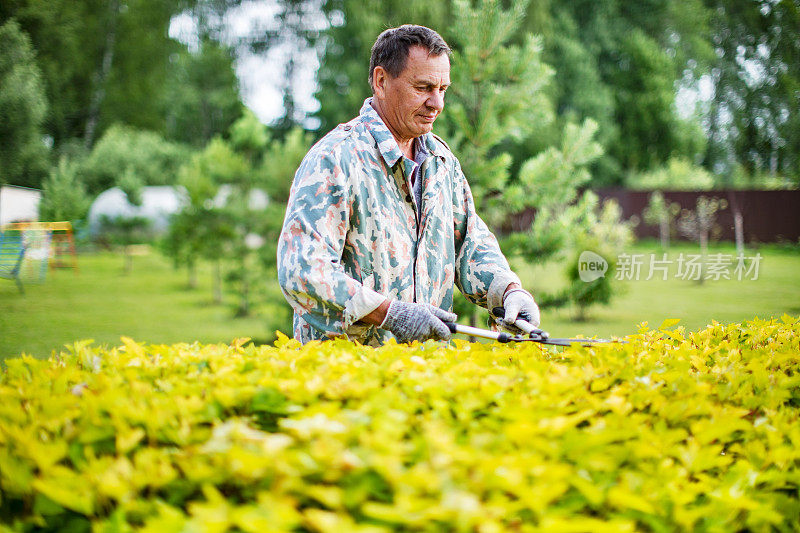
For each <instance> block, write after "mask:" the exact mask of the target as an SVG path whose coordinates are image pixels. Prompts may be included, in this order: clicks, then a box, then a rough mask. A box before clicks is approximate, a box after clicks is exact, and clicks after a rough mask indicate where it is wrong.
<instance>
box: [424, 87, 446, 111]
mask: <svg viewBox="0 0 800 533" xmlns="http://www.w3.org/2000/svg"><path fill="white" fill-rule="evenodd" d="M426 103H427V104H428V107H431V108H433V109H436V110H437V111H441V110H442V109H444V91H439V90H433V91H431V94H430V96H428V101H427V102H426Z"/></svg>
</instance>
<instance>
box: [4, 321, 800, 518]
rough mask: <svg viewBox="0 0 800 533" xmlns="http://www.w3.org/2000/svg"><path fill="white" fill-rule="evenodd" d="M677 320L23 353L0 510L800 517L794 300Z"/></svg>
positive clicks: (799, 375) (14, 376) (127, 514)
mask: <svg viewBox="0 0 800 533" xmlns="http://www.w3.org/2000/svg"><path fill="white" fill-rule="evenodd" d="M671 327H673V325H672V324H665V325H663V326H662V328H659V329H657V330H645V329H644V328H643V329H642V330H641V331H640V332H639V334H637V335H633V336H631V337H630V338H629V341H630V342H629V343H628V344H625V345H619V344H617V345H609V346H598V347H593V348H581V347H577V346H573V347H571V348H567V349H564V350H561V351H556V350H547V349H543V348H542V347H540V346H538V345H536V344H533V343H526V344H519V345H500V344H493V345H488V344H468V343H466V342H463V341H457V342H455V343H454V344H453V345H449V346H448V345H441V344H436V343H426V344H423V345H413V346H410V347H409V346H398V345H394V344H392V345H388V346H385V347H383V348H380V349H372V348H365V347H362V346H358V345H354V344H352V343H348V342H344V341H335V342H328V343H321V344H320V343H313V344H309V345H307V346H304V347H300V346H298V344H297V343H296V342H295V341H293V340H289V339H286V338H285V337H282V338H281V340H279V341H278V342H277V343H276V344H277V346H276V347H270V346H260V347H256V346H253V345H247V344H244V341H237V342H234V343H233V344H232V345H207V346H204V345H199V344H178V345H174V346H163V345H161V346H157V345H142V344H138V343H135V342H134V341H132V340H130V339H127V338H123V339H122V340H123V345H122V346H120V347H116V348H110V349H107V348H101V347H96V346H92V345H91V343H90V342H83V343H78V344H76V345H75V346H73V347H71V348H70V349H69V350H67V351H64V352H62V353H61V354H60V355H58V356H56V357H54V358H51V359H50V360H48V361H40V360H37V359H34V358H31V357H22V358H19V359H10V360H7V361H6V364H7V370H6V371H5V372H4V373H3V374H2V376H1V377H0V488H1V489H2V493H1V494H0V530H8V529H11V530H34V529H51V530H58V531H61V530H65V529H68V528H73V529H72V530H75V531H81V530H88V529H89V528H92V529H93V530H95V531H130V530H139V529H142V530H146V531H153V532H159V533H160V532H164V531H225V530H242V531H258V532H265V531H308V530H311V531H331V532H341V531H387V530H403V531H440V530H443V531H480V532H493V531H507V530H511V531H534V530H541V531H591V532H597V531H613V532H617V531H633V530H652V531H672V530H676V529H679V530H699V531H731V530H741V529H750V530H754V531H762V530H770V529H777V530H784V531H792V530H794V531H796V530H797V529H798V524H800V497H799V496H798V486H800V469H799V468H798V466H800V421H798V414H800V362H799V359H800V355H799V354H800V347H798V334H799V333H800V325H798V320H797V319H795V318H791V317H788V316H784V317H783V319H782V320H773V321H753V322H749V323H746V324H731V325H727V326H726V325H720V324H714V325H712V326H709V327H708V328H706V329H704V330H701V331H698V332H695V333H686V332H684V331H683V329H682V328H680V327H679V328H677V329H670V328H671ZM3 524H4V525H3Z"/></svg>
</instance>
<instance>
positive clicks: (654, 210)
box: [642, 191, 681, 251]
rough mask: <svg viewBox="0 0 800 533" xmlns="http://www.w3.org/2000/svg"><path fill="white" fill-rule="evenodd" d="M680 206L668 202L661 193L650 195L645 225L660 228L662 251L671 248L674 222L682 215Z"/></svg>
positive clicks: (644, 216) (656, 192) (643, 214)
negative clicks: (670, 240)
mask: <svg viewBox="0 0 800 533" xmlns="http://www.w3.org/2000/svg"><path fill="white" fill-rule="evenodd" d="M680 209H681V208H680V206H679V205H678V204H677V203H675V202H667V201H666V200H665V199H664V195H663V194H661V192H660V191H655V192H653V193H652V194H651V195H650V200H649V202H648V204H647V207H646V208H645V209H644V212H643V213H642V216H643V218H644V221H645V223H647V224H649V225H651V226H658V235H659V238H660V240H661V249H662V250H665V251H666V250H667V249H668V248H669V238H670V234H671V233H672V222H673V221H674V220H675V217H676V216H677V215H678V213H680Z"/></svg>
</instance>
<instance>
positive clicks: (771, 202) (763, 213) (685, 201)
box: [501, 189, 800, 243]
mask: <svg viewBox="0 0 800 533" xmlns="http://www.w3.org/2000/svg"><path fill="white" fill-rule="evenodd" d="M593 191H594V192H595V193H596V194H597V195H598V196H599V197H600V199H601V200H607V199H610V198H613V199H615V200H616V201H617V202H618V203H619V205H620V207H621V208H622V216H623V218H625V219H629V218H631V217H633V216H636V217H638V219H639V224H638V225H637V226H636V227H635V228H634V232H635V233H636V237H637V238H642V237H658V228H657V227H655V226H649V225H647V224H645V223H644V220H642V211H644V209H645V207H647V204H648V203H649V202H650V194H651V192H650V191H631V190H628V189H593ZM662 194H663V195H664V198H665V199H666V200H667V201H669V202H676V203H677V204H678V205H680V206H681V208H683V209H692V208H694V207H695V206H696V205H697V198H698V197H700V196H706V197H708V198H720V199H725V200H726V201H727V202H728V207H727V208H726V209H724V210H723V211H720V212H718V213H717V225H718V226H719V229H720V235H719V238H720V239H721V240H723V241H733V240H735V235H734V230H733V213H734V209H733V207H734V205H735V206H736V207H738V209H739V210H740V211H741V213H742V219H743V221H744V223H743V226H744V238H745V241H746V242H748V243H759V242H762V243H767V242H784V243H785V242H791V243H797V242H798V241H800V190H795V191H739V190H716V191H663V192H662ZM533 217H534V212H533V211H526V212H524V213H520V214H518V215H515V216H513V217H511V218H510V219H509V220H508V221H507V222H506V224H504V225H503V227H502V230H501V232H502V233H507V232H509V231H523V230H524V229H525V228H528V227H530V225H531V222H532V221H533ZM673 237H677V238H679V239H681V238H683V237H681V236H680V235H673Z"/></svg>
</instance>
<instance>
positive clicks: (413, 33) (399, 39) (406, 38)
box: [369, 24, 451, 86]
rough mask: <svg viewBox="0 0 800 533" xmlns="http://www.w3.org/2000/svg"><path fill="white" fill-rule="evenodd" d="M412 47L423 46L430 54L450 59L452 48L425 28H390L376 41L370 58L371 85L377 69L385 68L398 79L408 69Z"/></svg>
mask: <svg viewBox="0 0 800 533" xmlns="http://www.w3.org/2000/svg"><path fill="white" fill-rule="evenodd" d="M412 46H421V47H423V48H425V49H427V50H428V54H429V55H432V56H439V55H442V54H447V56H448V57H450V53H451V51H450V47H449V46H447V43H446V42H444V39H442V36H441V35H439V34H438V33H436V32H435V31H433V30H432V29H430V28H426V27H425V26H417V25H416V24H403V25H402V26H398V27H397V28H389V29H388V30H386V31H384V32H383V33H381V34H380V35H378V38H377V39H376V40H375V44H373V45H372V54H371V55H370V58H369V84H370V86H371V85H372V73H373V72H375V67H378V66H380V67H383V68H384V69H386V72H388V73H389V75H390V76H392V77H393V78H396V77H397V76H399V75H400V73H401V72H403V69H405V68H406V60H407V59H408V51H409V49H410V48H411V47H412Z"/></svg>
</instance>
